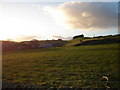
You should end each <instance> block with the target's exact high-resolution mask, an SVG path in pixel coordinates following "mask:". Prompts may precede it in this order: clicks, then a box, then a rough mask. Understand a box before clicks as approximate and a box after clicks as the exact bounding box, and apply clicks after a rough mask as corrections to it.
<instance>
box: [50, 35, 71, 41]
mask: <svg viewBox="0 0 120 90" xmlns="http://www.w3.org/2000/svg"><path fill="white" fill-rule="evenodd" d="M52 37H53V38H55V39H63V40H69V39H71V38H72V37H63V36H52Z"/></svg>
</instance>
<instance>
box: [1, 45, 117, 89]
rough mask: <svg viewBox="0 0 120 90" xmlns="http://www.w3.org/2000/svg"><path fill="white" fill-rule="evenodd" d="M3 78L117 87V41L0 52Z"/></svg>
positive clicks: (78, 85) (48, 84) (45, 83)
mask: <svg viewBox="0 0 120 90" xmlns="http://www.w3.org/2000/svg"><path fill="white" fill-rule="evenodd" d="M2 63H3V71H2V73H3V81H11V82H19V83H27V84H37V85H41V86H42V87H51V86H52V87H59V86H62V85H63V86H68V87H72V88H74V87H81V88H83V87H85V88H89V87H93V88H101V87H104V84H105V81H102V77H103V76H106V75H107V74H109V82H110V86H111V87H113V88H116V87H118V82H117V81H118V79H119V77H118V44H103V45H91V46H76V47H73V46H71V47H54V48H43V49H31V50H18V51H9V52H3V61H2Z"/></svg>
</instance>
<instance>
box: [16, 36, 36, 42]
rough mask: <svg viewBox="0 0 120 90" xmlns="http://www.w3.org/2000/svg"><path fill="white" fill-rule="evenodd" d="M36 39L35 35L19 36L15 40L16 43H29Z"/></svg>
mask: <svg viewBox="0 0 120 90" xmlns="http://www.w3.org/2000/svg"><path fill="white" fill-rule="evenodd" d="M36 38H38V36H35V35H29V36H19V37H18V38H16V40H17V41H29V40H32V39H36Z"/></svg>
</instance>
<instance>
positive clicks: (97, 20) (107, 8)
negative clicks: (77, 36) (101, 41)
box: [59, 2, 118, 30]
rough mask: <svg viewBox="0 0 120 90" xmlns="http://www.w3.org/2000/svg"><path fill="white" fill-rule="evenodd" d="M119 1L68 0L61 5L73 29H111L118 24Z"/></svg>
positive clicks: (60, 7)
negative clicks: (83, 0) (88, 0)
mask: <svg viewBox="0 0 120 90" xmlns="http://www.w3.org/2000/svg"><path fill="white" fill-rule="evenodd" d="M117 5H118V3H113V2H66V3H64V4H62V5H60V6H59V10H62V11H63V13H64V15H65V17H67V18H66V24H67V25H69V27H71V28H73V29H86V30H94V29H109V28H115V27H117V25H118V18H117V16H118V13H117V12H118V11H117V10H118V6H117Z"/></svg>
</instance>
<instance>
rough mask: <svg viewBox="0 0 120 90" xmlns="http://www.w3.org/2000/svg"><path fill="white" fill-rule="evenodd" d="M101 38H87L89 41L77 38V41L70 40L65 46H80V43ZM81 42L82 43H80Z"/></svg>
mask: <svg viewBox="0 0 120 90" xmlns="http://www.w3.org/2000/svg"><path fill="white" fill-rule="evenodd" d="M101 39H103V38H89V39H86V38H77V39H72V40H69V41H68V43H67V44H65V46H67V47H68V46H74V45H76V44H80V43H82V42H85V41H92V40H101ZM81 41H82V42H81Z"/></svg>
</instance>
